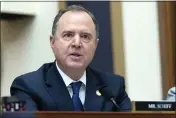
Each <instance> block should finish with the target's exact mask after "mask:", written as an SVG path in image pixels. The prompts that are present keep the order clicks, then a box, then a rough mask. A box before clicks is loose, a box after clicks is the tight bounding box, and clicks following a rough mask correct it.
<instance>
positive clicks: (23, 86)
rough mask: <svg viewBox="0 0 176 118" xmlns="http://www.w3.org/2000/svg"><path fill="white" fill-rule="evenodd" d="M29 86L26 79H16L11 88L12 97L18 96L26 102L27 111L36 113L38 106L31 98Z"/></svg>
mask: <svg viewBox="0 0 176 118" xmlns="http://www.w3.org/2000/svg"><path fill="white" fill-rule="evenodd" d="M28 86H29V85H28V84H27V83H26V82H25V81H24V78H21V77H18V78H16V79H15V80H14V81H13V83H12V85H11V88H10V93H11V96H16V97H17V98H19V99H20V100H24V101H25V102H26V111H36V110H37V105H36V103H35V102H34V100H33V99H32V96H30V89H29V87H28Z"/></svg>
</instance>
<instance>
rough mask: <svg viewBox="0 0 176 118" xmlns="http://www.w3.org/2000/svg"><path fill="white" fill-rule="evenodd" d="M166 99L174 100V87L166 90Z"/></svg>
mask: <svg viewBox="0 0 176 118" xmlns="http://www.w3.org/2000/svg"><path fill="white" fill-rule="evenodd" d="M167 100H171V101H172V100H173V101H176V87H172V88H171V89H169V91H168V95H167Z"/></svg>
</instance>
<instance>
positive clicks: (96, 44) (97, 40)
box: [95, 39, 99, 48]
mask: <svg viewBox="0 0 176 118" xmlns="http://www.w3.org/2000/svg"><path fill="white" fill-rule="evenodd" d="M98 42H99V39H96V43H95V46H96V48H97V46H98Z"/></svg>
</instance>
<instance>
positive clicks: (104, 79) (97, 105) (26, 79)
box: [10, 63, 131, 111]
mask: <svg viewBox="0 0 176 118" xmlns="http://www.w3.org/2000/svg"><path fill="white" fill-rule="evenodd" d="M86 72H87V74H86V75H87V80H86V81H87V83H86V94H85V103H84V108H85V110H86V111H117V109H116V107H115V106H114V105H113V104H112V103H111V102H110V101H107V100H105V99H104V97H103V96H97V95H96V91H97V90H99V88H100V87H102V86H107V87H108V89H109V90H111V91H112V93H113V95H114V96H115V100H116V102H117V104H118V105H119V106H120V111H130V110H131V101H130V99H129V97H128V95H127V93H126V92H125V85H124V79H123V77H121V76H118V75H114V74H110V73H103V72H100V71H98V70H95V69H92V68H90V67H87V70H86ZM10 90H11V95H12V96H14V95H15V96H17V97H18V98H19V99H21V100H25V101H26V102H27V110H30V111H31V110H32V111H33V110H42V111H45V110H48V111H73V110H74V106H73V103H72V99H71V97H70V95H69V92H68V90H67V87H66V86H65V83H64V81H63V79H62V77H61V75H60V74H59V72H58V70H57V68H56V65H55V63H48V64H44V65H43V66H42V67H41V68H39V69H38V70H37V71H34V72H31V73H28V74H24V75H21V76H19V77H17V78H16V79H15V80H14V81H13V83H12V86H11V89H10Z"/></svg>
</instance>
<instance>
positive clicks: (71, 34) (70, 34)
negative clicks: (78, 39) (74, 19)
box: [64, 32, 73, 38]
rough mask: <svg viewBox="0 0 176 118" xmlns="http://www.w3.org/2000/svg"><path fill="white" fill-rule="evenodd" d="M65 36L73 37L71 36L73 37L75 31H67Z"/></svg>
mask: <svg viewBox="0 0 176 118" xmlns="http://www.w3.org/2000/svg"><path fill="white" fill-rule="evenodd" d="M64 37H66V38H71V37H73V33H71V32H68V33H65V34H64Z"/></svg>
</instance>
